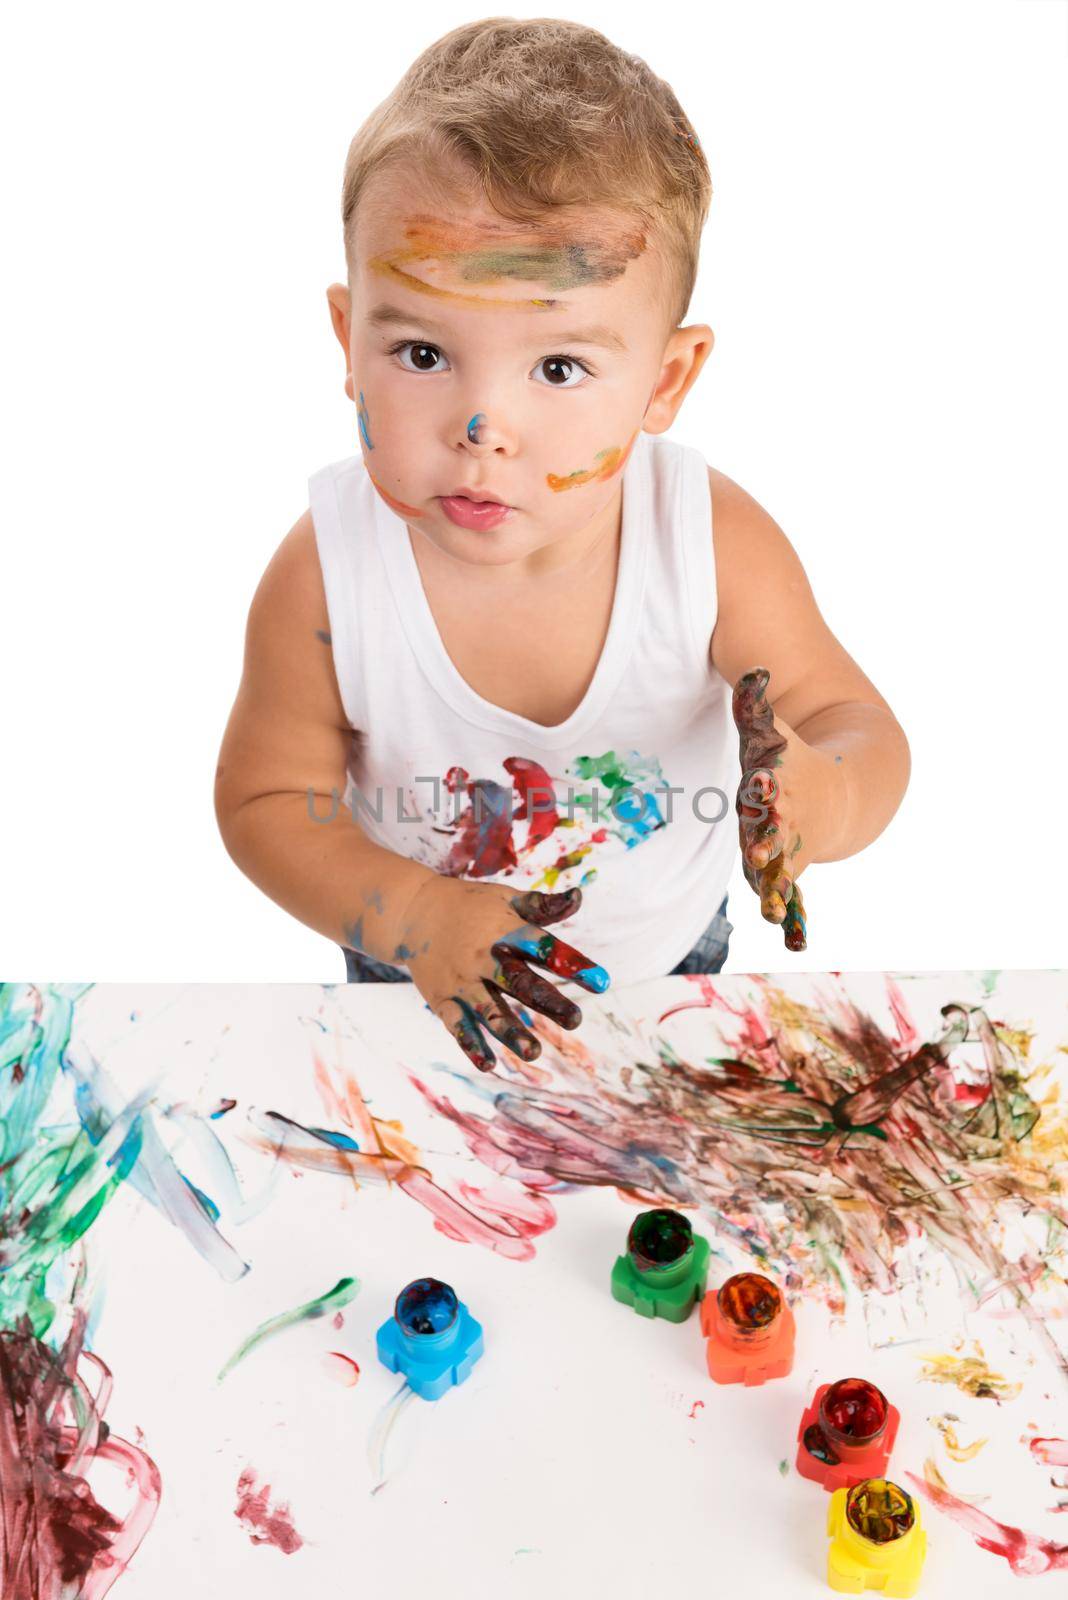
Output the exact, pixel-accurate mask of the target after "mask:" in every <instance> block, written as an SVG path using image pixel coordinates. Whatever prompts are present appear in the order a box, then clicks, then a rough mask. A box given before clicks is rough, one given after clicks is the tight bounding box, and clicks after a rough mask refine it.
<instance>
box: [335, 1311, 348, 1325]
mask: <svg viewBox="0 0 1068 1600" xmlns="http://www.w3.org/2000/svg"><path fill="white" fill-rule="evenodd" d="M344 1326H345V1318H344V1316H343V1315H342V1313H341V1312H340V1311H335V1312H334V1327H335V1328H343V1327H344Z"/></svg>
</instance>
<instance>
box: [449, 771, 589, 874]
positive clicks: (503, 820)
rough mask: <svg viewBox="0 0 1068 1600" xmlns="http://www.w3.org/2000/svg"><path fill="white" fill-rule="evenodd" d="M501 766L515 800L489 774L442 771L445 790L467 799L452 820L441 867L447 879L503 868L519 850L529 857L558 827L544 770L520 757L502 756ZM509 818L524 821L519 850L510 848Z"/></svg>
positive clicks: (515, 860) (515, 858) (512, 840)
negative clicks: (474, 775)
mask: <svg viewBox="0 0 1068 1600" xmlns="http://www.w3.org/2000/svg"><path fill="white" fill-rule="evenodd" d="M501 765H502V766H503V768H504V770H505V771H506V772H507V773H508V774H509V776H510V777H511V780H512V788H513V790H514V791H515V800H516V802H517V803H513V802H512V799H511V796H510V795H508V792H507V790H506V789H505V788H504V787H503V786H502V785H501V784H499V783H496V782H495V781H494V780H493V779H492V778H472V777H471V776H470V774H469V773H468V772H466V771H465V769H464V768H463V767H450V768H449V770H448V772H447V773H446V774H445V787H446V789H447V790H448V792H449V793H450V794H458V793H461V792H462V793H463V794H464V795H465V797H466V798H467V800H468V802H469V803H468V805H467V807H466V809H465V810H464V811H462V812H461V813H460V814H459V816H457V817H456V818H455V829H456V837H455V838H454V840H453V843H452V846H451V848H450V850H449V855H448V859H447V860H446V863H445V866H444V868H443V869H442V870H443V871H444V872H445V873H446V874H448V876H449V877H460V876H467V877H471V878H484V877H489V876H491V875H492V874H494V873H498V872H509V871H511V869H512V868H513V867H514V866H516V865H517V863H518V861H519V856H520V854H523V855H529V854H530V852H531V851H532V850H535V849H536V848H537V846H538V845H539V844H540V843H541V842H542V840H543V839H548V838H549V836H550V835H551V834H552V833H553V831H554V829H556V828H557V827H559V825H560V817H559V815H558V813H557V810H556V790H555V787H554V785H553V781H552V779H551V778H550V776H549V774H548V773H547V772H546V770H545V768H544V767H543V766H540V765H539V763H538V762H537V761H531V760H529V759H528V758H527V757H526V756H508V757H506V759H505V760H504V761H502V762H501ZM513 822H527V823H529V827H528V829H527V838H526V843H525V845H524V846H523V849H522V851H519V850H518V849H517V847H516V842H515V838H514V836H513V831H512V824H513Z"/></svg>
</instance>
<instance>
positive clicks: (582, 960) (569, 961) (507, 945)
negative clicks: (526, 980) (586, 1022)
mask: <svg viewBox="0 0 1068 1600" xmlns="http://www.w3.org/2000/svg"><path fill="white" fill-rule="evenodd" d="M502 950H503V951H504V952H505V954H508V953H509V951H517V952H518V953H519V954H520V955H521V956H524V957H525V958H526V959H527V960H528V961H535V962H537V964H538V966H540V967H546V968H547V969H548V970H549V971H550V972H551V973H552V974H553V976H554V977H556V978H568V979H570V981H571V982H572V983H580V984H581V985H582V987H583V988H584V989H590V990H592V992H593V993H594V994H603V993H604V991H605V989H607V988H608V985H609V984H610V983H611V981H612V980H611V978H609V976H608V973H607V972H606V971H605V969H604V968H603V967H599V966H598V965H597V964H596V962H594V961H591V960H590V959H589V957H588V956H584V955H583V954H582V951H581V950H576V949H575V947H574V945H570V944H565V943H564V941H563V940H562V939H558V938H557V937H556V935H555V934H554V933H542V934H539V933H538V931H537V929H536V928H532V929H529V930H524V929H518V930H517V931H516V932H514V933H506V934H505V936H504V938H503V939H499V940H498V941H497V943H496V944H493V945H491V946H490V952H491V954H492V955H493V956H494V958H495V959H496V960H497V961H500V959H501V951H502Z"/></svg>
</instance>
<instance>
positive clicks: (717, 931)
mask: <svg viewBox="0 0 1068 1600" xmlns="http://www.w3.org/2000/svg"><path fill="white" fill-rule="evenodd" d="M550 931H551V930H550ZM733 931H734V924H733V923H732V922H728V921H727V896H726V895H724V896H723V904H722V905H721V906H720V908H719V910H718V911H717V912H716V914H715V916H714V917H713V918H712V921H711V922H710V923H709V924H708V927H707V928H706V929H705V931H704V933H703V934H702V935H701V937H700V938H699V939H698V941H697V943H696V944H695V945H694V947H693V949H692V950H691V951H690V952H689V954H688V955H685V956H683V958H682V960H681V961H680V962H679V964H678V966H677V967H672V969H671V974H670V975H671V976H672V977H674V975H675V973H677V972H719V971H721V970H722V967H723V963H724V962H725V961H726V959H727V947H728V945H729V943H730V937H731V934H732V933H733ZM339 948H340V950H341V953H342V955H343V956H344V957H345V974H346V978H347V980H348V982H349V983H411V981H412V980H411V978H410V977H409V976H408V974H407V973H406V972H402V971H401V970H400V968H399V967H391V966H389V965H388V963H387V962H385V961H376V960H375V958H374V957H373V956H368V955H365V954H364V953H363V951H362V950H350V949H349V948H348V946H347V945H341V946H340V947H339Z"/></svg>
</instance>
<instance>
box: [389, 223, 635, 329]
mask: <svg viewBox="0 0 1068 1600" xmlns="http://www.w3.org/2000/svg"><path fill="white" fill-rule="evenodd" d="M587 232H588V233H589V232H592V228H591V229H589V230H587ZM597 235H598V236H597V237H587V238H586V239H584V240H583V239H580V238H578V237H576V234H575V229H574V225H573V224H567V223H565V222H564V221H562V220H541V221H536V222H532V223H527V224H524V225H523V226H522V227H519V226H517V225H515V224H510V223H508V222H503V221H502V222H500V223H474V222H462V223H456V222H450V221H448V220H446V219H444V218H441V217H435V216H430V215H426V214H422V213H420V214H416V215H413V216H411V217H409V218H408V219H407V220H406V225H405V228H404V238H405V239H406V241H407V243H406V244H404V245H401V246H399V247H397V248H396V249H393V250H387V251H385V252H383V253H382V254H380V255H377V256H373V257H372V258H371V259H370V261H369V262H368V267H369V268H370V270H371V271H372V272H377V273H379V274H381V275H383V276H385V277H387V278H390V279H392V280H393V281H394V282H397V283H400V284H403V285H404V287H405V288H406V289H412V290H414V291H415V292H416V293H417V294H423V295H429V296H431V297H432V298H434V299H437V300H448V301H451V302H452V303H453V304H455V305H460V306H467V307H471V308H473V309H478V310H481V309H485V310H509V311H514V310H516V309H523V308H526V309H529V310H533V311H549V310H552V309H553V308H554V307H556V306H559V305H560V304H561V302H560V301H559V300H558V299H557V298H556V297H555V296H540V295H539V296H536V297H534V298H526V299H517V298H516V297H514V296H500V295H485V294H468V293H466V292H465V291H464V290H462V289H458V288H457V287H456V285H457V284H499V283H507V282H509V281H512V282H520V283H541V284H544V285H545V286H546V288H547V289H551V290H559V289H577V288H582V287H584V286H585V285H587V284H591V283H609V282H612V281H613V280H614V279H616V278H619V277H621V276H622V275H623V273H624V272H625V271H626V270H627V266H628V264H629V263H630V262H631V261H633V260H636V258H637V257H638V256H639V255H641V253H642V251H643V250H644V249H645V243H646V240H645V234H644V232H643V231H642V230H641V229H639V228H635V227H634V226H633V225H632V224H630V223H617V222H614V221H612V220H605V221H599V222H598V224H597ZM413 268H418V269H419V270H418V271H416V270H413Z"/></svg>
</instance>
